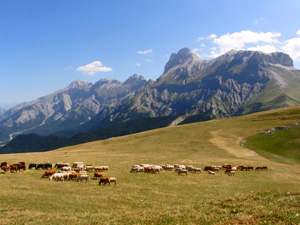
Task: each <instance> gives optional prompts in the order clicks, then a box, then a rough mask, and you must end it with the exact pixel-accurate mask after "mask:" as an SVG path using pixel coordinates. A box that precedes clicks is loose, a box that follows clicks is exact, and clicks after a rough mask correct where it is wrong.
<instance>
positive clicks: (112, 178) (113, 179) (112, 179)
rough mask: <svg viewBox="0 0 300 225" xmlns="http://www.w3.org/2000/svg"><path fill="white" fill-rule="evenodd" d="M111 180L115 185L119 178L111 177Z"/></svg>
mask: <svg viewBox="0 0 300 225" xmlns="http://www.w3.org/2000/svg"><path fill="white" fill-rule="evenodd" d="M109 180H110V183H115V185H117V178H115V177H110V178H109Z"/></svg>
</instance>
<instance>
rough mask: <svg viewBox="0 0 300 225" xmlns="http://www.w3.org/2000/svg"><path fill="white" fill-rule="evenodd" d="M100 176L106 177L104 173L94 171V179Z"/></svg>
mask: <svg viewBox="0 0 300 225" xmlns="http://www.w3.org/2000/svg"><path fill="white" fill-rule="evenodd" d="M98 177H99V178H101V177H104V176H103V174H102V173H99V172H95V173H94V179H97V178H98Z"/></svg>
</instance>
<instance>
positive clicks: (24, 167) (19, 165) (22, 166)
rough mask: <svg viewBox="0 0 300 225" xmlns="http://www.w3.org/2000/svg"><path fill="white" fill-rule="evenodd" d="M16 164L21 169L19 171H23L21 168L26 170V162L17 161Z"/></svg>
mask: <svg viewBox="0 0 300 225" xmlns="http://www.w3.org/2000/svg"><path fill="white" fill-rule="evenodd" d="M14 165H15V166H17V167H18V170H19V171H21V169H22V170H26V166H25V164H21V163H15V164H14Z"/></svg>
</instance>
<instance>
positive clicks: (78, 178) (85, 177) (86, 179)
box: [76, 174, 90, 183]
mask: <svg viewBox="0 0 300 225" xmlns="http://www.w3.org/2000/svg"><path fill="white" fill-rule="evenodd" d="M79 180H80V181H81V182H82V181H83V180H85V181H86V183H87V182H90V175H88V174H80V175H79V176H78V177H77V179H76V181H77V182H78V181H79Z"/></svg>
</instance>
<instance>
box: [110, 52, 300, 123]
mask: <svg viewBox="0 0 300 225" xmlns="http://www.w3.org/2000/svg"><path fill="white" fill-rule="evenodd" d="M299 87H300V71H299V70H296V69H295V68H293V61H292V59H291V58H290V57H289V56H288V55H286V54H284V53H279V52H276V53H272V54H265V53H262V52H255V51H233V50H232V51H230V52H228V53H226V54H225V55H222V56H220V57H218V58H215V59H213V60H202V59H200V58H199V57H198V56H197V55H195V54H194V53H193V52H192V51H191V50H189V49H187V48H184V49H182V50H180V51H179V52H178V53H177V54H175V53H173V54H172V55H171V57H170V60H169V62H168V63H167V64H166V66H165V70H164V74H163V75H162V76H161V77H159V78H158V79H157V80H156V82H155V83H154V84H153V85H152V86H151V87H149V88H148V89H147V90H145V91H144V92H143V93H141V94H139V95H137V96H136V97H134V98H133V99H132V100H131V101H130V102H128V103H126V104H125V105H122V106H120V107H119V108H118V109H117V110H116V111H115V112H114V113H112V114H111V115H110V118H111V120H116V121H118V122H120V121H124V120H127V119H130V118H136V117H139V116H141V115H143V116H145V115H147V116H152V117H156V116H170V115H171V116H174V115H181V114H186V115H196V114H207V115H206V116H210V117H211V118H219V117H230V116H237V115H242V114H247V113H250V112H253V111H261V110H268V109H272V108H281V107H287V106H293V105H298V104H299V102H300V95H299V92H298V91H297V90H298V88H299ZM282 94H285V95H286V97H282ZM274 101H275V102H276V104H275V105H273V106H271V104H273V103H274ZM253 106H254V108H253Z"/></svg>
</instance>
